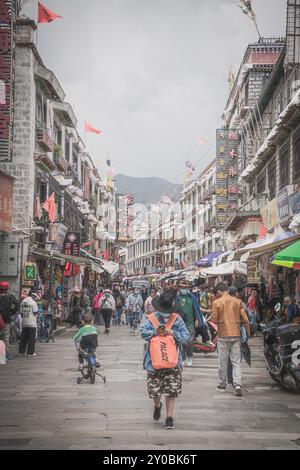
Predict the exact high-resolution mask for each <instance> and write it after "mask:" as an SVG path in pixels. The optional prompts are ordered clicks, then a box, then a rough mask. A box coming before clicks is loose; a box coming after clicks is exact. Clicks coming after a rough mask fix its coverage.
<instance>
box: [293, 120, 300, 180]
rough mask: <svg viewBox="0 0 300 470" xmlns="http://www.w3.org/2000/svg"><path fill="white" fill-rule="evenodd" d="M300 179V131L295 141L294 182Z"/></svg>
mask: <svg viewBox="0 0 300 470" xmlns="http://www.w3.org/2000/svg"><path fill="white" fill-rule="evenodd" d="M296 179H298V180H299V179H300V129H299V131H298V133H297V135H296V136H295V139H294V181H293V182H295V180H296Z"/></svg>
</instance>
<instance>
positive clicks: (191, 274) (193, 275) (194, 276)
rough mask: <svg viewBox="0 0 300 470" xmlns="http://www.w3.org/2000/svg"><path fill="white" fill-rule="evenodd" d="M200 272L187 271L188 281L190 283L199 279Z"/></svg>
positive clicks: (197, 270)
mask: <svg viewBox="0 0 300 470" xmlns="http://www.w3.org/2000/svg"><path fill="white" fill-rule="evenodd" d="M200 272H201V271H200V269H196V270H193V271H187V273H186V280H187V281H189V282H193V281H194V280H195V279H197V278H198V277H199V276H200Z"/></svg>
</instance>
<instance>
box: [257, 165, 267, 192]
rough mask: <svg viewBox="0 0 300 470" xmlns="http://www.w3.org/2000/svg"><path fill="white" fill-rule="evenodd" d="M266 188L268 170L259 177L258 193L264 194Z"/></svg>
mask: <svg viewBox="0 0 300 470" xmlns="http://www.w3.org/2000/svg"><path fill="white" fill-rule="evenodd" d="M265 190H266V170H264V171H262V172H261V173H260V174H259V175H258V177H257V194H263V193H264V192H265Z"/></svg>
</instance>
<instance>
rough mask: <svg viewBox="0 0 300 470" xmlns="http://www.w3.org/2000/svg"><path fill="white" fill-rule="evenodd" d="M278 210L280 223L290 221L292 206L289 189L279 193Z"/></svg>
mask: <svg viewBox="0 0 300 470" xmlns="http://www.w3.org/2000/svg"><path fill="white" fill-rule="evenodd" d="M277 209H278V216H279V220H280V221H283V220H286V219H288V217H289V215H290V206H289V196H288V188H287V187H285V188H283V189H282V190H281V191H279V193H278V195H277Z"/></svg>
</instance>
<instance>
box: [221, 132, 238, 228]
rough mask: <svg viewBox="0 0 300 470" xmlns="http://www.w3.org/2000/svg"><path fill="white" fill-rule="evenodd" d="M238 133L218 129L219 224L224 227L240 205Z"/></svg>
mask: <svg viewBox="0 0 300 470" xmlns="http://www.w3.org/2000/svg"><path fill="white" fill-rule="evenodd" d="M238 145H239V142H238V133H237V131H236V130H232V129H218V130H217V155H216V159H217V190H216V194H217V225H218V227H219V228H221V227H223V226H224V225H225V223H226V222H227V220H228V217H230V215H232V214H233V213H234V212H235V211H236V210H237V207H238V152H239V148H238Z"/></svg>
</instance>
